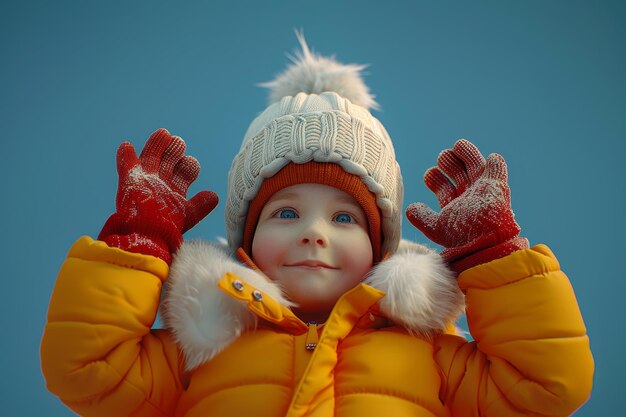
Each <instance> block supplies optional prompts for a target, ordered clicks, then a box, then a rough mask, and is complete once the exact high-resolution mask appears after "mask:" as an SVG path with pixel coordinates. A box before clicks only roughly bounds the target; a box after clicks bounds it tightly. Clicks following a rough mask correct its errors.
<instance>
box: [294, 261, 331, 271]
mask: <svg viewBox="0 0 626 417" xmlns="http://www.w3.org/2000/svg"><path fill="white" fill-rule="evenodd" d="M285 266H287V267H290V268H305V269H339V268H336V267H334V266H331V265H328V264H327V263H324V262H321V261H316V260H306V261H299V262H294V263H290V264H286V265H285Z"/></svg>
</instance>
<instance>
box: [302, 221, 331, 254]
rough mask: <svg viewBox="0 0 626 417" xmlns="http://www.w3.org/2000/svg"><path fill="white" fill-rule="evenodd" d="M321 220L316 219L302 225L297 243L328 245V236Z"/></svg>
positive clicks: (323, 246)
mask: <svg viewBox="0 0 626 417" xmlns="http://www.w3.org/2000/svg"><path fill="white" fill-rule="evenodd" d="M322 223H323V222H321V221H319V220H317V221H313V222H310V223H308V224H306V225H304V226H305V227H303V229H302V232H301V233H300V236H299V237H298V243H299V244H300V245H315V246H319V247H322V248H325V247H326V246H327V245H328V236H327V233H326V231H325V227H324V225H323V224H322Z"/></svg>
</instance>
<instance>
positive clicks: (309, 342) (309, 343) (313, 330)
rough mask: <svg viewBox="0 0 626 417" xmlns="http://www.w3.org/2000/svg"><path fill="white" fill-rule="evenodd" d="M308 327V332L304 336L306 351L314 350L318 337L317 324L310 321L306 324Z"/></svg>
mask: <svg viewBox="0 0 626 417" xmlns="http://www.w3.org/2000/svg"><path fill="white" fill-rule="evenodd" d="M307 326H309V331H308V333H307V335H306V344H305V347H306V350H314V349H315V347H316V346H317V341H318V340H319V337H318V336H317V323H316V322H314V321H312V322H309V323H308V324H307Z"/></svg>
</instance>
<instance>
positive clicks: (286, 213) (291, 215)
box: [276, 209, 298, 219]
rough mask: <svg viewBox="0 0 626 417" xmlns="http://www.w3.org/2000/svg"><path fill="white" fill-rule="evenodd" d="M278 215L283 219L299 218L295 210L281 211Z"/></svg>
mask: <svg viewBox="0 0 626 417" xmlns="http://www.w3.org/2000/svg"><path fill="white" fill-rule="evenodd" d="M276 214H277V215H278V217H279V218H281V219H295V218H297V217H298V215H297V214H296V212H295V210H292V209H280V210H278V212H277V213H276Z"/></svg>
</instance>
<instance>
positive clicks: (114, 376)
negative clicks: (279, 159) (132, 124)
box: [41, 129, 217, 416]
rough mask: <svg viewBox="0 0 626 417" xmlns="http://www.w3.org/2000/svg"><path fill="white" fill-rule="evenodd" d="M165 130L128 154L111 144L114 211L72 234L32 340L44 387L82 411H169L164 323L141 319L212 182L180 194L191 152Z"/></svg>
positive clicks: (209, 205) (172, 399) (205, 208)
mask: <svg viewBox="0 0 626 417" xmlns="http://www.w3.org/2000/svg"><path fill="white" fill-rule="evenodd" d="M184 151H185V144H184V142H183V141H182V139H180V138H176V137H173V136H171V135H170V134H169V133H168V132H167V131H166V130H164V129H161V130H158V131H157V132H155V133H154V134H153V135H152V136H151V137H150V139H149V140H148V142H147V143H146V146H145V147H144V150H143V151H142V153H141V155H140V156H139V157H137V155H136V154H135V151H134V148H133V147H132V145H131V144H130V143H124V144H122V145H121V146H120V148H119V150H118V154H117V167H118V173H119V187H118V192H117V201H116V212H115V213H114V214H113V215H112V216H111V217H110V218H109V220H108V221H107V222H106V224H105V226H104V228H103V230H102V232H101V233H100V241H94V240H92V239H90V238H88V237H83V238H81V239H79V240H78V241H77V242H76V243H75V244H74V246H73V247H72V248H71V249H70V252H69V254H68V257H67V259H66V261H65V262H64V264H63V266H62V268H61V271H60V273H59V277H58V279H57V283H56V285H55V288H54V292H53V294H52V298H51V301H50V307H49V311H48V321H47V324H46V327H45V330H44V335H43V340H42V345H41V361H42V370H43V373H44V376H45V378H46V383H47V386H48V388H49V390H50V391H51V392H53V393H54V394H56V395H57V396H59V398H60V399H61V400H62V401H63V402H65V403H66V404H67V405H68V406H69V407H70V408H72V409H73V410H74V411H76V412H77V413H79V414H80V415H84V416H127V415H133V416H158V415H172V414H173V408H174V407H175V405H176V400H177V397H178V395H179V394H180V392H181V390H182V385H181V384H182V382H181V380H182V378H181V369H182V360H181V358H180V354H179V351H178V349H177V347H176V345H175V344H174V342H173V341H172V339H171V335H170V334H169V333H168V332H165V331H161V330H156V331H152V330H151V327H152V324H153V322H154V320H155V317H156V312H157V309H158V304H159V297H160V291H161V285H162V283H163V281H165V279H166V278H167V275H168V269H169V268H168V263H169V262H170V261H171V257H172V253H173V252H174V251H175V250H176V249H178V247H179V245H180V243H181V242H182V233H184V232H185V231H186V230H187V229H189V228H191V227H193V226H194V225H195V224H196V223H197V222H198V221H199V220H200V219H202V218H203V217H204V216H205V215H206V214H208V213H209V212H210V211H211V210H212V209H213V208H214V207H215V205H216V203H217V197H216V196H215V194H214V193H212V192H208V191H205V192H201V193H199V194H198V195H196V196H195V197H194V198H192V199H191V200H187V199H186V192H187V189H188V187H189V185H190V184H191V183H192V182H193V181H194V180H195V179H196V178H197V176H198V172H199V165H198V162H197V161H196V160H195V159H193V158H192V157H189V156H185V155H184Z"/></svg>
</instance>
